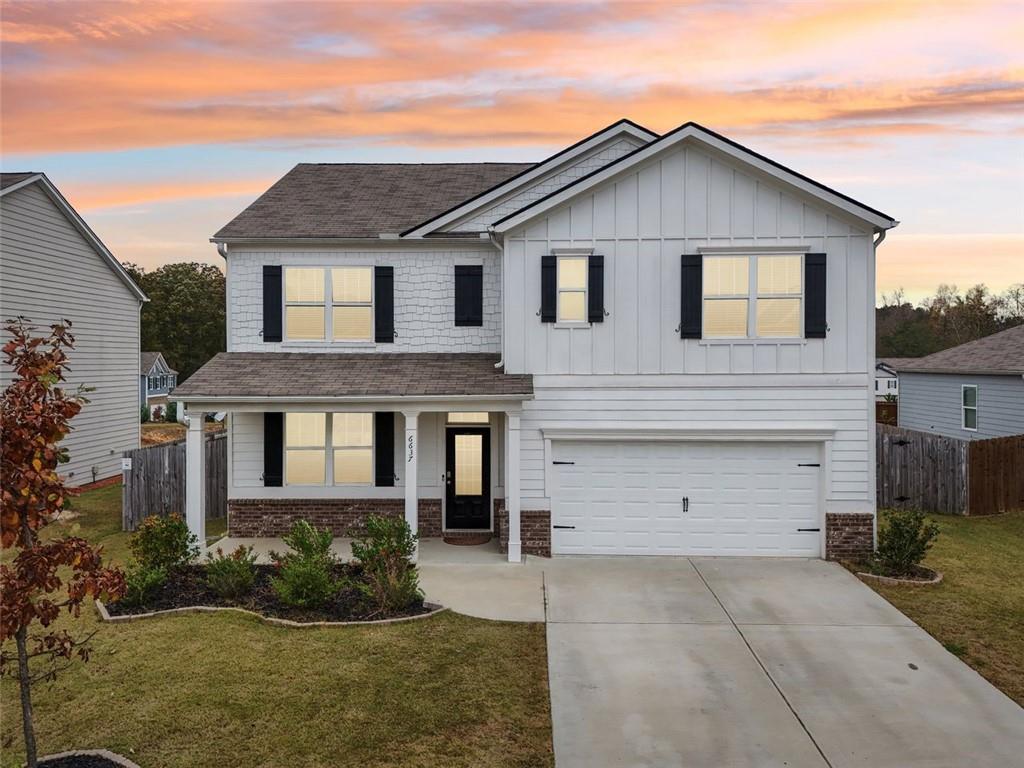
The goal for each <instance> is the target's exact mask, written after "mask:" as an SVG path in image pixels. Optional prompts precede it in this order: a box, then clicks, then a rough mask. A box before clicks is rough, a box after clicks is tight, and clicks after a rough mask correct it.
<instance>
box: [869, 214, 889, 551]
mask: <svg viewBox="0 0 1024 768" xmlns="http://www.w3.org/2000/svg"><path fill="white" fill-rule="evenodd" d="M887 232H888V230H886V229H880V230H879V231H878V235H877V236H876V237H875V239H874V240H873V241H872V245H873V246H874V247H873V249H872V252H871V262H872V267H873V268H872V270H871V271H872V274H873V275H874V276H875V281H876V282H877V280H878V253H877V251H878V246H880V245H881V244H882V241H883V240H885V235H886V233H887ZM871 304H872V313H873V312H874V302H873V301H872V302H871ZM872 318H874V314H872ZM875 333H877V329H876V328H875V323H874V322H872V323H871V334H872V336H874V334H875ZM872 341H873V340H872ZM872 346H873V345H872ZM872 351H873V352H877V351H878V350H877V349H874V348H872ZM871 359H872V360H874V359H875V358H874V357H873V356H872V358H871ZM869 381H870V378H869ZM874 409H875V396H874V393H873V392H872V390H871V387H870V385H869V386H868V418H869V419H871V422H872V426H873V425H874V423H875V410H874ZM877 451H878V438H877V436H876V437H875V448H874V450H873V451H872V456H871V459H872V461H873V462H877V461H878V455H877ZM874 479H875V483H874V485H875V487H874V488H872V489H871V492H872V493H874V494H875V504H874V507H875V514H874V515H872V517H871V528H872V530H871V545H872V548H873V549H878V470H877V468H876V469H875V475H874Z"/></svg>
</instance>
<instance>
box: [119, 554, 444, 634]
mask: <svg viewBox="0 0 1024 768" xmlns="http://www.w3.org/2000/svg"><path fill="white" fill-rule="evenodd" d="M334 571H335V576H336V577H337V578H338V579H345V578H347V579H352V580H355V581H358V580H359V579H361V578H362V568H361V567H360V566H359V565H357V564H353V563H344V564H338V565H335V566H334ZM276 572H277V567H276V566H274V565H257V566H256V580H255V582H254V583H253V587H252V591H251V592H250V593H249V594H248V595H246V596H245V597H243V598H241V599H238V600H228V599H225V598H222V597H221V596H220V595H218V594H217V593H216V592H214V591H213V590H211V589H210V588H209V587H208V586H207V585H206V567H205V566H202V565H194V566H189V567H188V568H181V569H179V570H177V571H174V572H172V573H171V574H169V575H168V577H167V582H166V583H165V584H164V585H163V586H162V587H161V588H160V589H159V590H158V591H157V592H156V594H155V595H154V596H153V597H152V598H150V600H149V601H148V602H147V603H146V604H145V605H142V606H132V607H128V606H125V605H122V604H121V603H108V604H107V606H106V608H107V612H108V613H109V614H110V615H111V616H131V615H135V614H140V613H151V612H152V611H166V610H169V609H171V608H188V607H192V606H197V605H203V606H218V607H232V608H244V609H246V610H249V611H253V612H254V613H259V614H262V615H264V616H270V617H273V618H278V619H289V620H291V621H301V622H314V621H378V620H380V619H398V618H406V617H409V616H419V615H421V614H424V613H429V612H430V610H431V609H430V607H428V606H425V605H424V604H423V603H422V601H421V602H420V603H418V604H417V605H414V606H413V607H412V608H410V609H408V610H405V611H398V612H392V613H383V612H381V611H378V610H377V609H376V608H375V607H373V606H368V605H367V604H366V601H365V599H364V598H363V595H362V593H361V592H360V591H359V590H358V589H357V588H356V587H355V586H349V587H346V588H344V589H342V590H340V591H339V592H337V593H336V594H335V595H334V597H333V598H332V599H331V601H330V602H328V604H327V605H325V606H324V607H323V608H320V609H312V608H295V607H292V606H290V605H285V604H284V603H282V602H281V601H280V600H278V597H277V593H276V592H274V588H273V586H272V585H271V583H270V580H271V578H272V577H273V576H274V575H275V574H276Z"/></svg>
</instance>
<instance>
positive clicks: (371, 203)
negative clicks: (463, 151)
mask: <svg viewBox="0 0 1024 768" xmlns="http://www.w3.org/2000/svg"><path fill="white" fill-rule="evenodd" d="M533 165H534V164H533V163H436V164H418V165H414V164H402V163H344V164H331V163H300V164H299V165H296V166H295V167H294V168H292V170H290V171H289V172H288V173H286V174H285V175H284V176H283V177H282V178H281V179H280V180H279V181H278V182H277V183H276V184H274V186H272V187H271V188H270V189H268V190H267V191H266V192H264V193H263V194H262V195H261V196H260V197H259V198H258V199H257V200H256V202H254V203H253V204H252V205H250V206H249V207H248V208H246V209H245V210H244V211H242V212H241V213H240V214H238V215H237V216H236V217H235V218H234V219H232V220H231V221H230V222H229V223H228V224H227V225H225V226H224V227H223V228H221V230H220V231H219V232H217V234H216V235H214V239H218V240H220V239H231V238H265V237H267V238H275V237H280V238H293V237H372V238H376V237H378V236H379V235H380V234H382V233H385V234H392V233H398V232H402V231H404V230H406V229H409V228H410V227H412V226H415V225H416V224H419V223H420V222H422V221H425V220H427V219H430V218H432V217H434V216H436V215H437V214H439V213H442V212H444V211H446V210H448V209H449V208H451V207H452V206H454V205H456V204H457V203H460V202H462V201H463V200H467V199H469V198H471V197H474V196H475V195H477V194H479V193H480V192H483V191H484V190H486V189H490V188H491V187H493V186H495V185H497V184H500V183H501V182H503V181H505V180H506V179H508V178H511V177H512V176H514V175H516V174H517V173H521V172H522V171H524V170H526V169H527V168H531V167H532V166H533Z"/></svg>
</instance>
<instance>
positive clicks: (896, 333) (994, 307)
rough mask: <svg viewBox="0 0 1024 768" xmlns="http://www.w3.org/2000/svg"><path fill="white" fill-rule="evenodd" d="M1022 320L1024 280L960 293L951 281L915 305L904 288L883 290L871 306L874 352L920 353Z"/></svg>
mask: <svg viewBox="0 0 1024 768" xmlns="http://www.w3.org/2000/svg"><path fill="white" fill-rule="evenodd" d="M1021 324H1024V283H1017V284H1016V285H1012V286H1010V287H1009V288H1008V289H1007V290H1006V291H1005V292H1003V293H1000V294H993V293H990V292H989V290H988V288H986V287H985V286H984V285H976V286H974V287H973V288H970V289H968V290H967V292H966V293H964V294H961V293H960V292H959V291H958V290H957V287H956V286H955V285H945V284H943V285H940V286H939V288H938V290H937V291H936V292H935V295H934V296H929V297H928V298H926V299H925V300H924V301H922V302H921V303H920V304H918V305H917V306H914V305H913V304H911V303H910V302H908V301H906V300H905V299H904V296H903V289H902V288H901V289H899V290H896V291H894V292H893V293H891V294H883V295H882V306H880V307H878V308H876V309H875V341H876V354H877V355H878V357H921V356H923V355H930V354H932V353H933V352H939V351H941V350H943V349H949V348H950V347H955V346H957V345H958V344H964V343H965V342H968V341H973V340H974V339H980V338H981V337H983V336H988V335H990V334H993V333H996V332H997V331H1003V330H1006V329H1007V328H1012V327H1013V326H1015V325H1021Z"/></svg>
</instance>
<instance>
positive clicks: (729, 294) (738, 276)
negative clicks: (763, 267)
mask: <svg viewBox="0 0 1024 768" xmlns="http://www.w3.org/2000/svg"><path fill="white" fill-rule="evenodd" d="M703 273H704V274H703V281H704V336H705V338H745V337H746V336H747V321H748V309H749V302H750V257H749V256H715V257H705V259H704V269H703Z"/></svg>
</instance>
